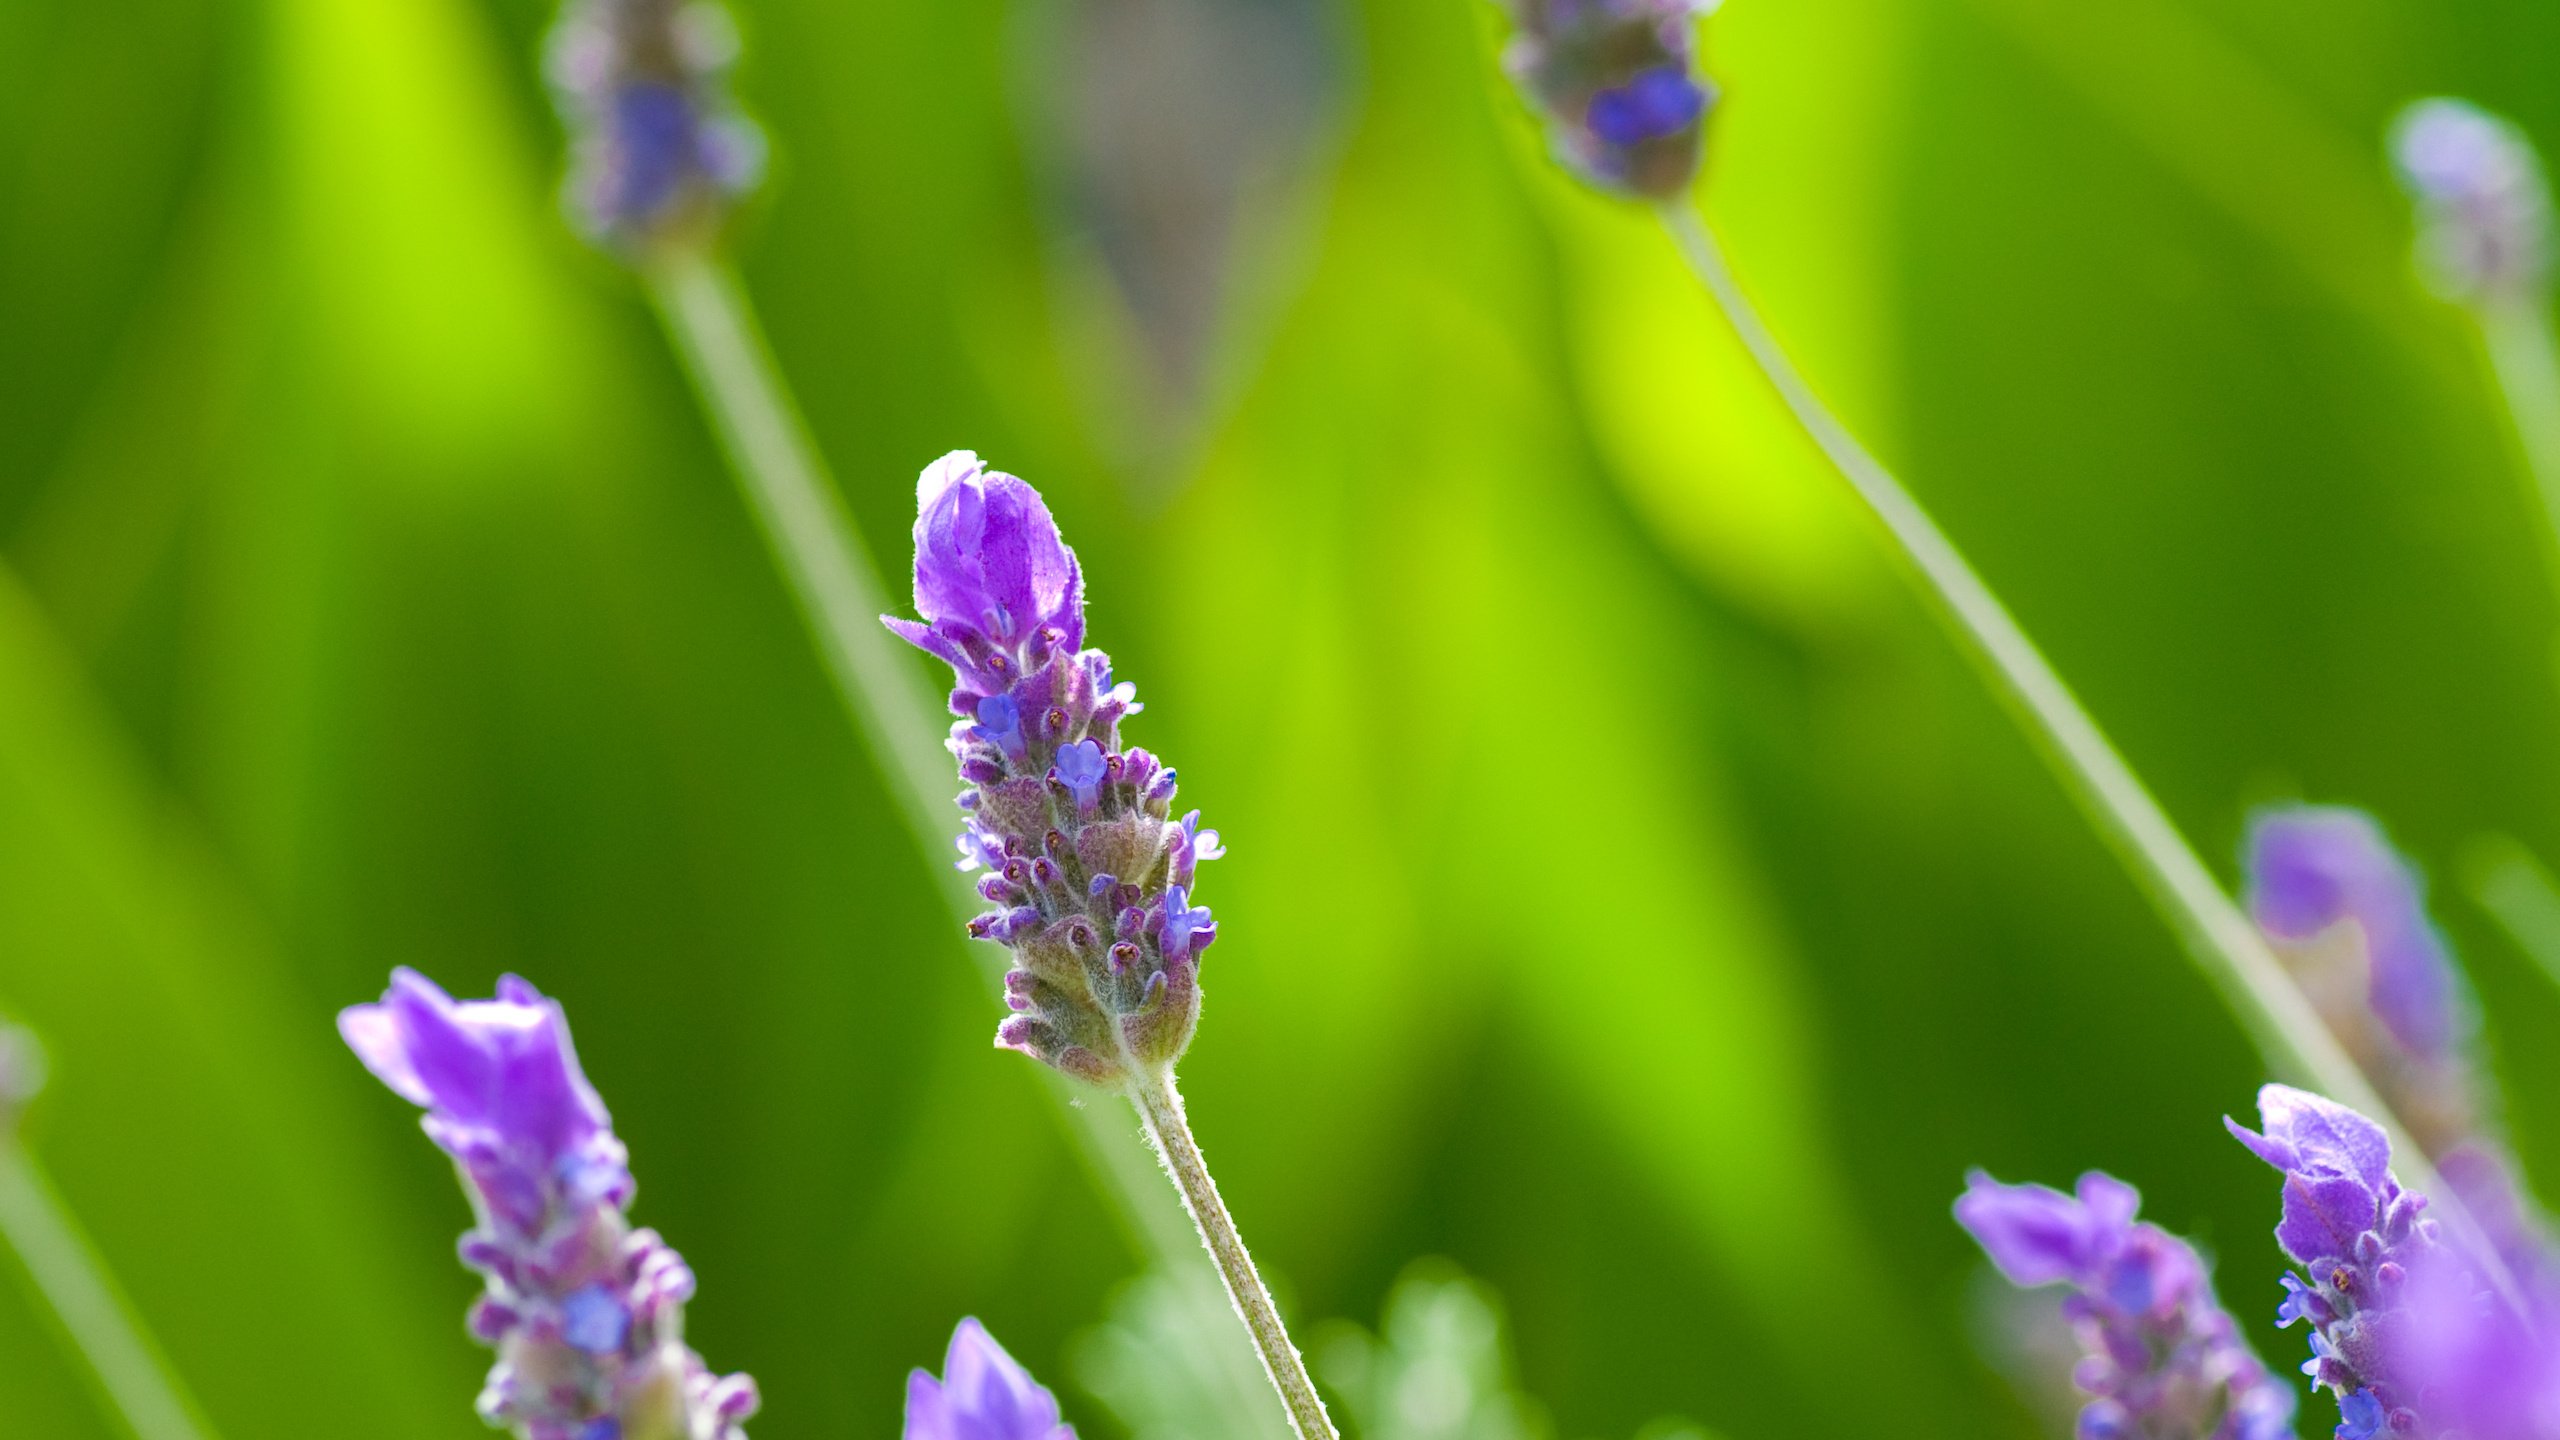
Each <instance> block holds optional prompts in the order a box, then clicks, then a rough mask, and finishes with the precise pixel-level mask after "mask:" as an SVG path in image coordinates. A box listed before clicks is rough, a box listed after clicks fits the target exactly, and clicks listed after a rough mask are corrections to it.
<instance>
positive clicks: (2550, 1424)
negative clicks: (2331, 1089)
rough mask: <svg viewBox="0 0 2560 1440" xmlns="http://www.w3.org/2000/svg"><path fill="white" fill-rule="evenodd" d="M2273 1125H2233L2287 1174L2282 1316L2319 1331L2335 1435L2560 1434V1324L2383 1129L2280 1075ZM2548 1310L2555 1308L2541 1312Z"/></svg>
mask: <svg viewBox="0 0 2560 1440" xmlns="http://www.w3.org/2000/svg"><path fill="white" fill-rule="evenodd" d="M2258 1113H2259V1116H2260V1124H2261V1125H2262V1126H2263V1127H2264V1128H2263V1130H2262V1131H2252V1130H2249V1129H2247V1128H2245V1127H2243V1126H2241V1125H2239V1124H2237V1123H2236V1122H2233V1121H2230V1120H2228V1119H2226V1120H2225V1121H2224V1122H2223V1123H2224V1124H2225V1125H2226V1126H2228V1127H2229V1129H2230V1131H2231V1133H2232V1134H2233V1135H2234V1136H2236V1137H2237V1138H2238V1139H2239V1140H2240V1142H2241V1143H2242V1144H2244V1145H2246V1146H2248V1147H2249V1149H2250V1150H2251V1151H2252V1152H2253V1153H2255V1154H2256V1155H2257V1156H2258V1158H2260V1159H2262V1160H2264V1161H2266V1162H2267V1163H2268V1164H2269V1165H2272V1166H2274V1167H2275V1168H2276V1169H2277V1170H2279V1171H2281V1172H2283V1174H2284V1211H2283V1218H2282V1222H2281V1223H2280V1224H2279V1225H2278V1226H2277V1227H2276V1243H2277V1244H2278V1245H2280V1246H2282V1247H2283V1249H2284V1252H2285V1254H2286V1255H2288V1256H2290V1257H2291V1258H2292V1259H2293V1260H2294V1261H2295V1262H2296V1263H2297V1264H2299V1265H2300V1266H2301V1267H2302V1270H2301V1272H2300V1273H2299V1274H2291V1275H2287V1276H2285V1277H2284V1285H2285V1291H2286V1295H2285V1300H2284V1303H2283V1304H2282V1305H2281V1306H2279V1307H2278V1309H2277V1311H2276V1319H2277V1322H2278V1323H2279V1324H2283V1325H2291V1324H2293V1323H2294V1322H2295V1321H2297V1320H2300V1321H2304V1322H2307V1323H2308V1324H2309V1326H2310V1329H2311V1360H2310V1362H2309V1363H2308V1364H2306V1365H2305V1366H2304V1367H2303V1370H2304V1373H2306V1374H2308V1375H2310V1376H2311V1377H2312V1378H2313V1379H2314V1380H2315V1381H2316V1382H2317V1383H2318V1384H2319V1385H2320V1386H2321V1387H2322V1388H2324V1389H2327V1390H2329V1391H2330V1392H2331V1393H2332V1394H2334V1395H2336V1396H2337V1397H2338V1408H2339V1415H2340V1424H2339V1427H2338V1434H2339V1435H2340V1436H2341V1437H2348V1440H2358V1437H2373V1436H2383V1435H2389V1436H2394V1437H2400V1436H2408V1437H2414V1440H2451V1437H2455V1436H2460V1437H2463V1440H2547V1437H2549V1436H2550V1435H2553V1434H2555V1433H2560V1429H2555V1428H2554V1427H2555V1426H2560V1348H2555V1347H2556V1346H2560V1332H2555V1331H2553V1330H2552V1329H2551V1326H2550V1324H2549V1323H2548V1321H2549V1320H2551V1319H2556V1318H2560V1313H2553V1314H2547V1315H2545V1316H2543V1317H2540V1321H2541V1323H2537V1322H2536V1321H2533V1320H2528V1319H2526V1318H2525V1317H2523V1316H2521V1315H2519V1314H2518V1313H2517V1312H2516V1311H2515V1310H2514V1309H2513V1308H2512V1307H2511V1305H2510V1302H2509V1301H2508V1300H2507V1299H2506V1298H2505V1297H2503V1296H2502V1295H2500V1294H2499V1293H2498V1292H2497V1291H2496V1290H2494V1289H2493V1288H2492V1287H2491V1286H2490V1284H2489V1283H2488V1282H2487V1280H2486V1279H2485V1278H2484V1276H2483V1275H2482V1273H2481V1268H2480V1266H2479V1265H2478V1264H2477V1263H2475V1260H2474V1257H2472V1256H2470V1255H2467V1254H2465V1253H2464V1252H2463V1251H2462V1250H2461V1249H2460V1248H2459V1247H2457V1246H2456V1245H2454V1244H2453V1243H2452V1242H2450V1241H2449V1240H2448V1239H2447V1238H2446V1237H2445V1236H2444V1234H2443V1233H2442V1232H2441V1231H2440V1230H2439V1229H2438V1227H2437V1225H2436V1222H2435V1221H2433V1220H2431V1219H2428V1218H2426V1216H2425V1210H2426V1203H2427V1202H2426V1197H2425V1196H2422V1195H2418V1194H2415V1193H2413V1192H2410V1191H2408V1190H2405V1189H2403V1188H2401V1185H2400V1183H2399V1181H2398V1180H2397V1179H2396V1178H2395V1177H2393V1175H2392V1174H2391V1171H2390V1163H2391V1147H2390V1141H2389V1138H2388V1137H2387V1136H2386V1135H2385V1134H2384V1133H2383V1130H2382V1127H2380V1126H2379V1125H2376V1124H2375V1123H2374V1122H2372V1121H2371V1120H2369V1119H2366V1118H2365V1117H2364V1116H2362V1115H2360V1114H2357V1113H2356V1112H2355V1111H2353V1110H2350V1109H2348V1108H2347V1107H2346V1106H2343V1105H2339V1104H2336V1103H2335V1102H2332V1101H2329V1100H2324V1099H2322V1098H2321V1097H2319V1096H2317V1095H2312V1094H2308V1093H2305V1092H2303V1091H2300V1090H2295V1089H2292V1088H2290V1087H2288V1086H2283V1085H2269V1086H2267V1087H2266V1088H2265V1089H2263V1090H2261V1091H2260V1092H2259V1093H2258ZM2536 1308H2540V1309H2547V1308H2548V1307H2544V1306H2537V1307H2536Z"/></svg>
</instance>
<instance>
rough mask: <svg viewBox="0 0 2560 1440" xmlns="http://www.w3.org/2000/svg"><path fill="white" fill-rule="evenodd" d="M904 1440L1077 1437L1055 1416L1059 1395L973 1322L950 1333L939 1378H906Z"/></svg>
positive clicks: (920, 1373)
mask: <svg viewBox="0 0 2560 1440" xmlns="http://www.w3.org/2000/svg"><path fill="white" fill-rule="evenodd" d="M906 1440H1076V1432H1075V1427H1074V1426H1071V1425H1067V1424H1065V1423H1063V1422H1061V1421H1060V1420H1059V1418H1058V1398H1057V1397H1056V1396H1054V1395H1052V1394H1050V1393H1049V1392H1048V1391H1047V1390H1045V1389H1043V1388H1041V1385H1040V1382H1039V1381H1037V1380H1034V1379H1032V1378H1031V1372H1030V1371H1028V1370H1025V1369H1023V1368H1022V1366H1021V1365H1019V1364H1017V1363H1015V1361H1014V1358H1013V1357H1012V1356H1010V1355H1008V1354H1006V1353H1005V1352H1004V1347H1003V1346H1001V1345H999V1344H997V1343H996V1337H994V1336H993V1335H990V1334H988V1333H987V1327H985V1326H984V1325H981V1324H979V1323H978V1322H977V1321H976V1320H963V1321H961V1322H960V1328H958V1329H957V1330H954V1331H953V1332H952V1333H951V1348H950V1350H949V1351H948V1352H947V1353H946V1354H945V1355H944V1356H943V1358H942V1378H941V1379H939V1380H936V1379H935V1378H933V1376H932V1374H931V1373H929V1372H927V1371H924V1370H918V1371H916V1372H914V1373H913V1374H911V1375H909V1376H908V1377H907V1429H906Z"/></svg>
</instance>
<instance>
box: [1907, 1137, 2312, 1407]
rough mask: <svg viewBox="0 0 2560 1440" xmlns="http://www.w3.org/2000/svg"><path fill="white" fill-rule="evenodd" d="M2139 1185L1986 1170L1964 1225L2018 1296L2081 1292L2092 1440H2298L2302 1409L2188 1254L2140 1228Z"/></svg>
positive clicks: (2083, 1378) (1966, 1205)
mask: <svg viewBox="0 0 2560 1440" xmlns="http://www.w3.org/2000/svg"><path fill="white" fill-rule="evenodd" d="M2140 1203H2141V1197H2140V1196H2139V1195H2137V1194H2135V1193H2134V1189H2133V1187H2132V1186H2130V1185H2127V1184H2125V1183H2124V1182H2123V1181H2121V1180H2118V1179H2116V1178H2115V1177H2113V1176H2111V1175H2106V1174H2103V1173H2101V1172H2099V1171H2095V1170H2092V1171H2090V1172H2089V1173H2088V1174H2086V1175H2083V1176H2081V1177H2080V1184H2079V1189H2078V1194H2077V1195H2076V1196H2074V1195H2065V1194H2063V1193H2061V1192H2060V1191H2058V1190H2050V1189H2047V1188H2046V1187H2044V1186H2042V1185H2003V1184H2001V1183H1999V1182H1998V1181H1995V1180H1993V1179H1992V1178H1991V1177H1990V1176H1988V1175H1985V1174H1983V1173H1982V1172H1981V1171H1979V1170H1976V1171H1974V1172H1973V1173H1972V1174H1971V1175H1968V1176H1967V1177H1965V1193H1964V1195H1963V1196H1962V1197H1961V1198H1960V1199H1958V1200H1957V1201H1956V1220H1957V1223H1959V1224H1961V1225H1963V1226H1964V1228H1965V1229H1966V1230H1968V1231H1970V1232H1972V1234H1973V1238H1974V1239H1975V1240H1977V1241H1979V1242H1981V1245H1982V1248H1983V1251H1984V1252H1985V1253H1986V1254H1988V1255H1989V1256H1990V1257H1991V1263H1992V1264H1993V1265H1995V1266H1997V1267H1999V1270H2000V1273H2001V1274H2003V1275H2005V1276H2007V1277H2008V1278H2009V1280H2010V1282H2011V1283H2012V1284H2016V1285H2022V1286H2037V1285H2055V1284H2061V1285H2069V1286H2070V1287H2072V1291H2073V1293H2072V1295H2071V1297H2070V1298H2069V1299H2067V1300H2065V1301H2064V1302H2063V1313H2064V1314H2065V1315H2066V1316H2067V1317H2068V1318H2069V1320H2070V1322H2071V1328H2072V1330H2073V1332H2074V1333H2075V1334H2076V1335H2077V1336H2078V1338H2079V1341H2080V1345H2081V1348H2082V1349H2083V1350H2084V1351H2085V1352H2086V1358H2085V1359H2083V1360H2082V1361H2081V1362H2080V1364H2079V1365H2078V1366H2077V1367H2076V1368H2075V1369H2074V1370H2073V1372H2072V1380H2073V1382H2074V1383H2075V1384H2077V1385H2078V1386H2079V1387H2080V1388H2081V1389H2082V1390H2083V1391H2086V1392H2087V1393H2088V1394H2089V1395H2090V1397H2091V1398H2090V1400H2089V1403H2088V1404H2087V1405H2086V1406H2084V1407H2083V1408H2082V1409H2081V1411H2080V1423H2079V1440H2290V1437H2291V1436H2292V1434H2293V1409H2294V1397H2293V1391H2292V1389H2291V1388H2290V1387H2288V1386H2286V1385H2284V1384H2282V1383H2280V1382H2278V1381H2276V1380H2275V1379H2274V1378H2272V1377H2271V1376H2269V1375H2268V1373H2267V1368H2266V1366H2264V1365H2263V1364H2261V1363H2259V1360H2258V1357H2257V1356H2256V1355H2255V1354H2252V1353H2251V1352H2250V1349H2249V1347H2248V1345H2247V1343H2246V1342H2244V1341H2243V1340H2242V1339H2241V1338H2240V1334H2239V1330H2238V1328H2237V1327H2236V1326H2234V1325H2233V1323H2232V1320H2231V1317H2230V1315H2228V1314H2227V1313H2225V1312H2224V1311H2223V1309H2222V1306H2221V1304H2220V1303H2219V1302H2218V1301H2216V1300H2215V1299H2214V1296H2213V1286H2212V1283H2211V1281H2210V1280H2208V1279H2207V1277H2206V1274H2205V1267H2204V1262H2203V1261H2202V1260H2200V1259H2198V1258H2197V1256H2196V1253H2195V1251H2194V1250H2193V1249H2191V1248H2189V1247H2188V1245H2187V1243H2186V1242H2185V1241H2183V1240H2180V1239H2178V1238H2177V1237H2176V1236H2174V1235H2171V1234H2169V1233H2168V1232H2167V1231H2165V1230H2162V1229H2160V1228H2159V1227H2158V1226H2155V1225H2143V1224H2137V1223H2135V1221H2134V1218H2133V1217H2134V1212H2135V1210H2136V1209H2137V1208H2138V1207H2139V1205H2140Z"/></svg>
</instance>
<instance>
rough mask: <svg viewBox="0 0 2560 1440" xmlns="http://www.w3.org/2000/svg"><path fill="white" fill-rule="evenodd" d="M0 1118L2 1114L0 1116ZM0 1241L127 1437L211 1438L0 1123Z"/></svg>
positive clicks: (31, 1162)
mask: <svg viewBox="0 0 2560 1440" xmlns="http://www.w3.org/2000/svg"><path fill="white" fill-rule="evenodd" d="M0 1124H5V1121H0ZM0 1240H6V1241H7V1242H8V1245H9V1248H10V1249H12V1250H14V1251H16V1252H17V1255H18V1260H19V1263H20V1264H21V1265H23V1266H24V1267H25V1268H26V1273H27V1278H28V1279H29V1280H30V1281H31V1282H33V1287H34V1292H35V1294H36V1295H37V1296H38V1297H40V1298H41V1299H42V1301H43V1302H44V1304H45V1305H46V1306H47V1307H49V1308H50V1309H51V1310H52V1311H53V1314H54V1317H55V1318H56V1319H57V1320H58V1321H60V1322H61V1326H62V1333H63V1336H64V1338H65V1339H66V1340H67V1341H68V1342H69V1345H70V1348H71V1350H72V1351H73V1352H74V1353H75V1354H77V1355H78V1357H79V1358H80V1360H81V1361H83V1362H84V1363H85V1366H86V1368H87V1370H88V1372H89V1376H90V1379H91V1380H92V1382H94V1383H95V1384H96V1386H97V1388H98V1394H99V1397H100V1398H101V1400H102V1401H103V1402H104V1403H105V1406H106V1409H107V1411H108V1413H109V1414H110V1415H112V1416H113V1417H114V1418H115V1419H117V1420H119V1421H121V1422H123V1425H124V1428H125V1429H126V1430H128V1431H130V1432H131V1433H132V1434H133V1436H134V1437H135V1440H212V1435H213V1430H212V1427H210V1426H208V1425H206V1424H205V1423H204V1422H203V1421H202V1420H201V1419H200V1418H199V1417H198V1413H197V1410H196V1406H195V1403H194V1401H193V1400H191V1399H190V1398H189V1397H188V1396H187V1393H186V1390H185V1388H184V1387H183V1386H182V1385H181V1384H180V1382H179V1381H178V1379H177V1378H176V1376H175V1374H174V1373H173V1372H172V1371H171V1370H170V1368H169V1363H168V1361H167V1359H166V1358H164V1357H163V1356H162V1355H161V1353H160V1350H159V1347H158V1346H156V1345H154V1344H153V1343H152V1342H151V1338H150V1336H149V1335H147V1334H146V1333H144V1331H143V1328H142V1322H141V1321H140V1320H138V1319H136V1318H135V1316H134V1314H133V1310H132V1307H131V1306H130V1305H128V1304H127V1303H126V1302H125V1299H124V1297H123V1296H122V1295H121V1294H119V1293H118V1292H117V1290H116V1286H115V1282H114V1281H113V1280H112V1279H110V1278H109V1277H108V1275H107V1270H106V1264H105V1262H104V1261H102V1260H100V1259H99V1258H98V1253H97V1251H96V1250H95V1249H94V1248H92V1247H91V1246H90V1244H89V1241H88V1238H87V1237H86V1236H84V1235H82V1234H81V1233H80V1227H79V1225H78V1223H77V1222H76V1221H74V1220H73V1219H72V1218H71V1212H70V1209H69V1207H67V1206H65V1205H64V1204H63V1203H62V1196H61V1195H60V1194H59V1193H58V1192H56V1191H55V1190H54V1188H53V1185H52V1183H51V1182H50V1181H48V1180H47V1179H46V1178H45V1175H44V1170H43V1168H42V1167H41V1166H40V1165H39V1164H38V1163H37V1161H36V1158H35V1156H33V1155H31V1154H29V1153H28V1152H27V1150H26V1147H25V1146H24V1145H22V1144H20V1143H19V1141H18V1140H17V1138H16V1137H15V1136H14V1135H10V1134H8V1133H6V1132H5V1130H0Z"/></svg>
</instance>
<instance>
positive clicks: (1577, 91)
mask: <svg viewBox="0 0 2560 1440" xmlns="http://www.w3.org/2000/svg"><path fill="white" fill-rule="evenodd" d="M1712 8H1713V6H1712V5H1711V4H1709V3H1703V0H1514V3H1513V6H1512V9H1513V13H1514V18H1515V19H1516V20H1517V22H1518V25H1519V33H1518V34H1517V35H1516V36H1515V37H1514V38H1513V40H1512V43H1511V48H1510V51H1509V52H1508V54H1507V55H1506V56H1505V63H1506V65H1507V66H1508V68H1509V69H1510V71H1511V74H1512V78H1513V79H1515V80H1517V81H1518V82H1519V84H1520V86H1521V88H1522V89H1523V90H1524V91H1526V92H1527V94H1528V95H1529V97H1530V99H1531V100H1532V101H1534V102H1535V103H1536V105H1537V107H1538V109H1539V112H1540V113H1541V114H1542V115H1544V116H1545V117H1546V120H1547V124H1548V128H1549V130H1550V131H1551V133H1552V134H1553V136H1554V139H1555V145H1556V150H1557V152H1558V153H1559V154H1560V155H1562V156H1563V157H1564V159H1565V161H1566V163H1568V164H1570V165H1571V166H1573V167H1574V168H1575V169H1576V170H1578V171H1580V172H1581V173H1582V174H1583V175H1585V176H1587V177H1589V178H1590V179H1591V180H1592V181H1593V182H1594V183H1597V184H1600V185H1603V186H1606V187H1608V188H1610V189H1613V190H1618V191H1621V192H1624V193H1626V194H1630V195H1640V196H1645V197H1648V198H1652V199H1665V198H1668V197H1670V196H1674V195H1677V194H1679V193H1680V192H1682V191H1683V190H1686V189H1687V188H1688V186H1689V181H1690V179H1691V178H1692V177H1693V176H1695V175H1696V174H1697V170H1698V156H1699V152H1700V147H1701V144H1702V142H1703V138H1704V135H1705V130H1706V118H1707V112H1708V111H1709V110H1711V109H1712V108H1714V105H1715V98H1716V92H1715V87H1714V86H1713V85H1710V84H1709V83H1707V81H1706V80H1705V79H1703V78H1702V77H1700V76H1699V75H1698V74H1697V66H1696V53H1695V52H1696V44H1695V40H1694V38H1693V36H1692V34H1691V30H1692V27H1693V23H1694V21H1695V19H1696V17H1697V16H1699V15H1700V14H1702V13H1704V12H1705V11H1706V10H1709V9H1712Z"/></svg>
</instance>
